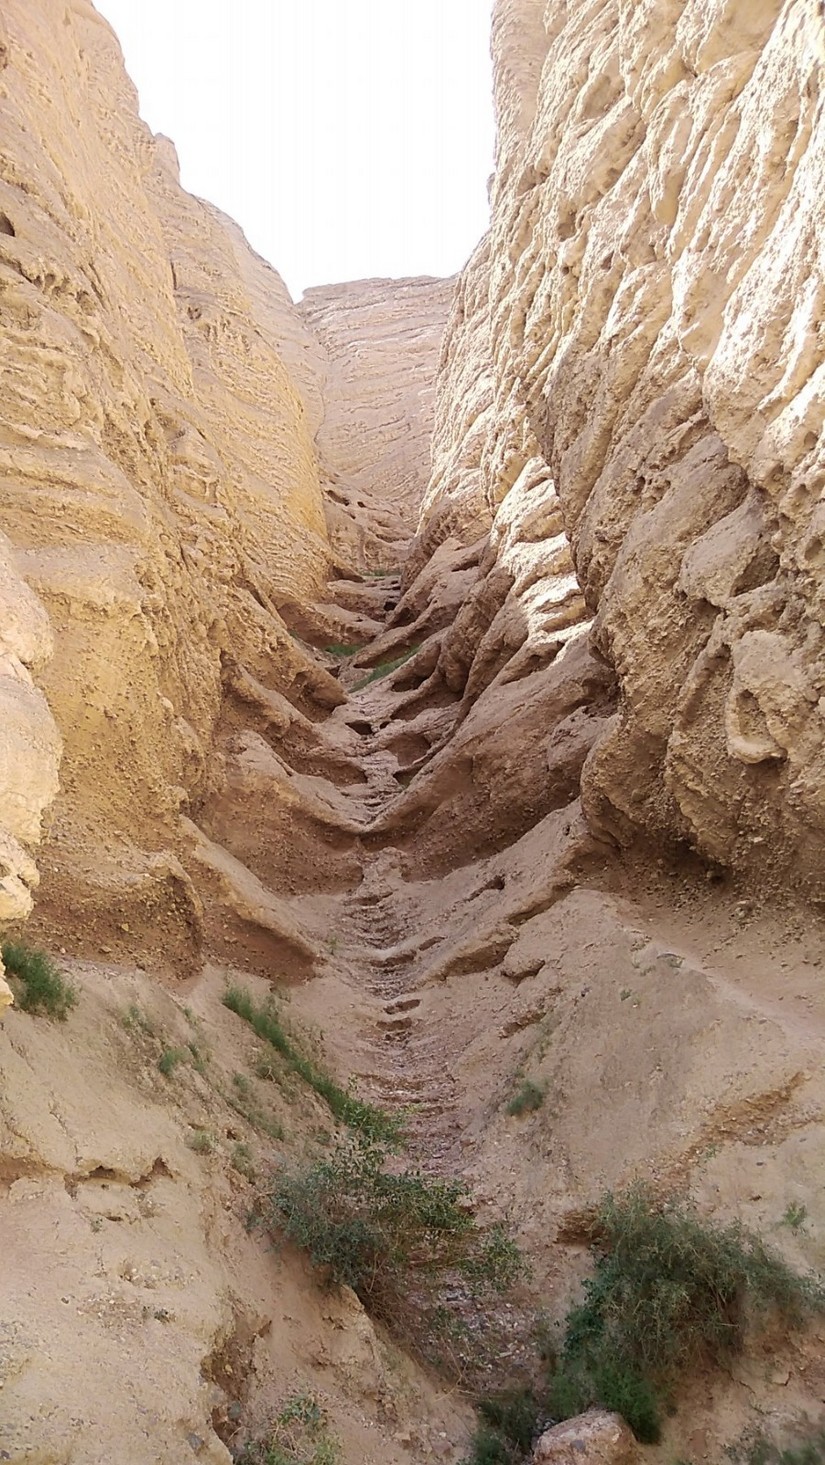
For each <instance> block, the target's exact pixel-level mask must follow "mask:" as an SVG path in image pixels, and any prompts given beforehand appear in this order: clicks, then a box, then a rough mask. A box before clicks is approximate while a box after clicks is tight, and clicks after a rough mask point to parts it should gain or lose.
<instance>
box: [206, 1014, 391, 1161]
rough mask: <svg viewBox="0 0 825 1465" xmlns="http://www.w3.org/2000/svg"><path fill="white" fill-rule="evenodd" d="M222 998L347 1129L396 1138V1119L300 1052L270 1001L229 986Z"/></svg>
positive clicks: (385, 1138) (386, 1137) (382, 1138)
mask: <svg viewBox="0 0 825 1465" xmlns="http://www.w3.org/2000/svg"><path fill="white" fill-rule="evenodd" d="M223 1002H224V1006H225V1007H228V1008H229V1010H230V1012H234V1013H236V1015H237V1016H238V1017H242V1018H243V1019H244V1021H245V1022H248V1023H249V1025H250V1027H251V1028H252V1029H253V1031H254V1032H256V1033H257V1035H258V1037H259V1038H261V1039H262V1040H263V1041H264V1042H265V1043H269V1044H270V1045H271V1047H273V1048H274V1049H275V1051H276V1052H277V1053H280V1055H281V1057H282V1058H283V1059H284V1061H285V1064H286V1066H287V1067H288V1068H289V1069H291V1071H292V1072H293V1073H297V1075H298V1077H299V1078H302V1079H303V1081H304V1083H306V1084H308V1085H309V1086H310V1088H312V1089H314V1090H315V1092H316V1094H319V1095H320V1097H321V1098H322V1099H324V1101H325V1102H326V1103H327V1104H328V1105H329V1108H330V1109H331V1111H332V1113H333V1114H334V1115H335V1117H336V1119H340V1120H341V1122H342V1123H343V1124H346V1125H348V1126H349V1128H350V1129H353V1130H357V1131H359V1132H363V1133H364V1134H367V1135H370V1136H372V1137H373V1138H374V1139H380V1140H385V1141H387V1142H390V1143H397V1142H398V1140H399V1139H400V1134H401V1125H400V1122H399V1120H398V1119H396V1118H395V1116H394V1115H392V1114H387V1113H386V1112H385V1111H384V1110H383V1109H379V1108H377V1107H376V1106H375V1105H374V1104H365V1103H364V1102H363V1100H361V1099H357V1098H356V1097H355V1095H354V1094H351V1093H349V1092H348V1091H347V1090H346V1089H342V1088H341V1086H340V1084H337V1083H336V1082H335V1080H334V1079H332V1078H330V1076H329V1074H327V1073H324V1072H323V1070H322V1069H320V1068H318V1067H317V1066H316V1065H315V1064H314V1063H313V1062H312V1061H311V1059H309V1058H307V1057H306V1056H305V1055H304V1054H303V1053H301V1052H300V1050H299V1049H298V1048H296V1047H295V1044H294V1043H293V1041H292V1039H291V1038H290V1037H289V1034H288V1033H287V1032H286V1031H285V1029H284V1026H283V1024H282V1022H281V1019H280V1017H279V1015H278V1012H277V1009H276V1007H275V1005H274V1003H272V1002H269V1003H267V1004H266V1005H263V1006H260V1007H259V1006H257V1005H256V1003H255V1001H254V999H253V997H252V995H251V993H250V992H247V991H245V990H244V989H243V988H242V987H229V988H228V989H227V991H226V992H225V993H224V998H223Z"/></svg>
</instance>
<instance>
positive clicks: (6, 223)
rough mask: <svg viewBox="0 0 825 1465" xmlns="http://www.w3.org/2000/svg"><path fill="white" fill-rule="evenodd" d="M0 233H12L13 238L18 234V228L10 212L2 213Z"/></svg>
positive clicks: (0, 216)
mask: <svg viewBox="0 0 825 1465" xmlns="http://www.w3.org/2000/svg"><path fill="white" fill-rule="evenodd" d="M0 234H10V235H11V237H12V239H14V238H16V236H17V230H16V229H15V227H14V225H13V223H12V221H11V219H10V218H9V216H8V214H0Z"/></svg>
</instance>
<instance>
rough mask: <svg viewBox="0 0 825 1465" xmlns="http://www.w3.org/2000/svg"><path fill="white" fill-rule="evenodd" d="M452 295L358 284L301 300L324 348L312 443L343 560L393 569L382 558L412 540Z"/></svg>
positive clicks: (384, 283) (389, 283)
mask: <svg viewBox="0 0 825 1465" xmlns="http://www.w3.org/2000/svg"><path fill="white" fill-rule="evenodd" d="M454 289H455V281H454V280H437V279H426V278H422V279H407V280H358V281H355V282H353V283H351V284H346V285H326V286H322V287H318V288H315V289H311V290H307V291H306V293H305V294H304V297H303V299H302V301H301V304H300V307H299V309H300V312H301V315H302V317H303V319H304V320H305V321H306V322H307V324H308V326H309V327H310V329H311V330H312V331H313V333H314V334H315V335H316V336H317V338H318V339H319V341H321V342H322V343H323V345H324V347H325V349H326V371H325V376H324V384H323V394H324V416H323V421H322V423H321V426H320V429H319V431H318V435H317V438H316V442H317V446H318V453H319V456H320V458H321V462H322V464H323V470H324V481H325V488H326V494H327V500H328V505H329V508H328V514H329V520H330V527H331V534H332V540H333V544H335V545H336V546H337V547H338V549H339V554H340V557H341V558H342V560H344V561H346V560H347V559H350V560H351V559H353V558H356V560H357V559H358V558H359V557H360V559H361V561H362V562H363V563H365V564H366V566H367V568H369V569H371V570H376V569H382V568H387V567H388V566H389V567H394V564H393V559H392V558H388V555H389V554H390V552H391V553H392V555H394V556H395V564H397V560H398V553H399V548H403V545H404V541H405V540H407V539H410V538H411V537H412V535H413V533H414V530H415V527H416V524H417V521H418V515H419V510H420V506H421V499H422V497H423V494H424V489H425V487H426V485H427V482H428V479H429V476H430V439H431V437H432V429H433V414H434V396H435V375H436V367H437V364H438V359H439V353H440V350H441V342H442V338H443V335H444V328H445V325H446V322H447V316H448V313H449V309H450V305H451V302H452V298H453V293H454ZM342 509H343V511H342ZM353 526H355V534H356V538H355V542H353Z"/></svg>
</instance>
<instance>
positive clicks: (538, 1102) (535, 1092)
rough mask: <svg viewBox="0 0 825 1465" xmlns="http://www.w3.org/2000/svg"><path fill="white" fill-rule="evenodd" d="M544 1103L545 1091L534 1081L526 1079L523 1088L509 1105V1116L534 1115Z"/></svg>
mask: <svg viewBox="0 0 825 1465" xmlns="http://www.w3.org/2000/svg"><path fill="white" fill-rule="evenodd" d="M543 1103H544V1089H543V1088H540V1087H539V1085H538V1084H537V1083H533V1081H532V1079H529V1078H527V1079H525V1080H524V1083H523V1084H522V1085H521V1088H520V1089H519V1090H518V1092H517V1093H515V1094H514V1095H513V1097H512V1099H511V1100H510V1102H509V1104H508V1105H507V1113H508V1114H516V1115H519V1114H532V1113H533V1112H534V1111H535V1110H536V1109H540V1108H541V1106H542V1104H543Z"/></svg>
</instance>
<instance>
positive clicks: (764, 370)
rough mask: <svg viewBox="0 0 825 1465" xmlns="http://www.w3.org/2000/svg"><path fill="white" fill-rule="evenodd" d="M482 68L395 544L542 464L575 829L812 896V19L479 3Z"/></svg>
mask: <svg viewBox="0 0 825 1465" xmlns="http://www.w3.org/2000/svg"><path fill="white" fill-rule="evenodd" d="M493 46H494V55H495V61H496V78H497V80H496V88H497V110H498V120H499V140H498V159H497V169H496V176H495V181H494V189H493V220H492V227H491V232H490V236H489V239H488V240H487V241H486V243H485V245H484V246H483V248H482V250H481V251H480V252H479V254H478V255H477V256H476V258H475V259H474V261H473V262H472V264H471V266H470V267H469V269H468V271H467V273H466V275H465V277H464V278H463V279H462V281H461V283H460V286H459V296H458V304H457V306H456V307H455V310H454V313H453V318H452V321H451V326H450V331H449V334H448V338H447V341H446V343H445V356H446V363H447V364H446V367H445V370H444V373H443V374H442V384H441V388H440V395H439V404H440V406H439V417H438V422H437V426H436V434H435V471H434V478H433V483H432V486H431V489H430V493H429V496H428V500H427V505H426V511H425V519H424V524H423V526H422V543H423V544H424V546H425V548H426V549H429V548H430V547H431V545H432V541H433V536H434V534H438V536H439V537H443V533H442V532H441V531H439V530H438V527H437V526H438V525H439V523H443V525H444V532H456V531H457V532H458V533H459V535H460V536H462V537H463V538H464V539H465V542H466V538H467V535H468V533H469V535H474V534H475V533H476V532H479V531H481V532H483V528H484V525H483V519H484V509H483V508H482V505H484V506H486V512H487V514H488V515H489V516H492V515H493V514H495V512H496V511H497V510H498V507H499V505H500V504H502V501H505V507H506V496H507V495H508V494H509V492H510V490H511V488H512V485H513V484H514V483H515V482H516V481H517V480H518V479H519V477H520V475H522V474H523V472H524V471H525V468H526V465H527V464H534V463H535V460H536V459H538V460H539V462H541V463H543V464H544V465H545V471H546V476H547V478H548V480H552V483H553V485H554V487H555V490H556V492H557V493H558V497H559V507H560V512H561V515H562V517H563V522H564V530H565V532H566V535H567V537H568V539H569V541H570V543H571V546H572V550H573V557H574V561H575V568H576V574H577V577H578V581H579V584H580V586H581V588H582V592H583V595H584V599H585V602H586V605H587V607H588V609H589V611H590V613H591V614H594V615H595V622H594V626H593V631H592V635H591V644H592V646H593V648H594V651H595V652H596V653H597V654H598V655H599V656H600V657H602V658H603V659H604V662H605V663H606V664H607V665H608V666H609V667H610V668H612V671H613V674H614V677H615V681H616V689H617V696H618V702H617V708H616V712H615V715H614V716H613V717H612V719H610V720H609V722H607V723H606V724H605V726H604V727H603V728H602V730H601V732H600V734H599V737H598V739H597V741H596V743H595V745H594V746H593V748H592V750H591V752H590V753H589V755H588V758H587V761H586V764H585V768H584V775H583V781H582V794H583V798H584V802H585V806H586V809H587V812H588V816H589V818H590V821H591V824H592V827H593V828H594V829H596V830H598V831H600V832H601V833H602V834H603V835H604V836H606V837H608V838H610V839H612V840H614V841H615V842H616V843H617V844H619V845H621V846H625V845H628V844H631V843H633V842H635V841H637V840H638V839H639V837H640V836H642V837H646V838H653V839H654V840H655V841H657V842H665V843H668V844H670V845H672V846H674V847H678V846H679V845H680V844H685V845H690V846H693V847H694V848H695V849H696V850H698V851H699V852H700V853H701V855H702V856H703V857H704V858H705V859H706V860H708V861H709V862H710V864H711V865H712V866H722V867H732V868H734V869H736V870H740V871H745V872H748V873H749V874H750V875H751V876H752V877H753V878H759V879H762V880H767V881H775V880H776V879H778V878H782V876H783V875H787V874H788V873H789V872H791V871H792V872H793V873H794V878H795V879H800V880H803V881H805V882H809V883H810V886H811V888H812V889H813V888H815V887H816V886H817V885H818V884H819V883H820V882H821V880H822V877H823V873H825V871H823V863H822V851H823V835H825V806H823V802H822V788H823V773H825V769H824V768H823V762H822V760H823V756H825V755H824V754H823V749H825V723H824V722H823V701H822V697H823V690H824V686H823V680H822V677H823V672H822V667H823V664H824V658H823V651H825V646H823V602H822V573H821V571H822V564H821V559H822V546H821V541H822V524H821V522H820V519H821V505H820V502H819V501H820V498H821V492H822V484H823V458H822V454H823V436H822V422H823V383H822V352H821V346H820V345H818V336H817V331H818V327H817V318H818V314H819V313H821V299H822V293H823V288H824V287H823V266H822V250H821V244H820V242H819V239H818V225H817V211H818V204H817V199H818V198H819V195H820V192H821V189H822V184H823V172H822V170H823V149H822V126H821V101H822V60H823V55H824V54H825V33H824V31H823V16H822V12H821V7H819V6H817V5H815V4H813V3H810V4H808V3H803V4H784V3H782V0H770V3H767V4H764V5H759V6H757V7H753V8H751V9H748V8H743V7H741V6H736V5H726V4H720V5H715V4H714V5H710V4H708V3H707V0H692V3H690V4H688V5H682V4H672V5H670V6H669V7H667V6H666V7H664V9H663V7H662V6H661V5H659V4H652V3H650V4H648V3H644V4H641V5H640V4H636V3H630V0H627V3H625V0H594V3H592V4H589V5H587V6H586V7H585V8H584V9H582V7H572V6H569V5H567V4H564V3H561V0H558V3H551V4H550V5H549V6H545V4H544V3H543V0H500V3H499V4H498V5H497V7H496V12H495V18H494V40H493ZM471 381H474V382H475V383H477V389H476V394H475V396H471V395H470V394H469V393H468V392H466V391H462V390H461V389H460V388H461V384H462V383H464V382H466V383H469V382H471ZM457 388H458V390H457ZM531 472H535V470H534V469H533V468H532V467H531ZM451 526H452V528H451ZM419 563H420V556H417V555H414V556H413V561H412V568H413V570H415V569H416V568H417V567H418V565H419ZM495 576H496V578H497V580H498V586H497V587H494V586H493V584H492V579H491V577H490V576H488V582H489V588H488V592H487V596H486V599H487V601H488V607H487V609H486V612H485V616H486V618H487V619H489V616H490V613H491V606H490V605H489V602H490V601H491V600H494V601H495V604H496V605H497V606H501V605H503V600H504V597H505V596H506V595H510V594H511V589H510V588H509V586H508V588H505V581H506V580H507V578H508V577H507V576H506V574H504V573H502V572H501V571H499V570H498V569H497V568H496V570H495ZM465 641H466V632H465V631H464V630H462V644H464V642H465ZM445 654H446V653H445ZM465 659H466V658H465Z"/></svg>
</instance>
